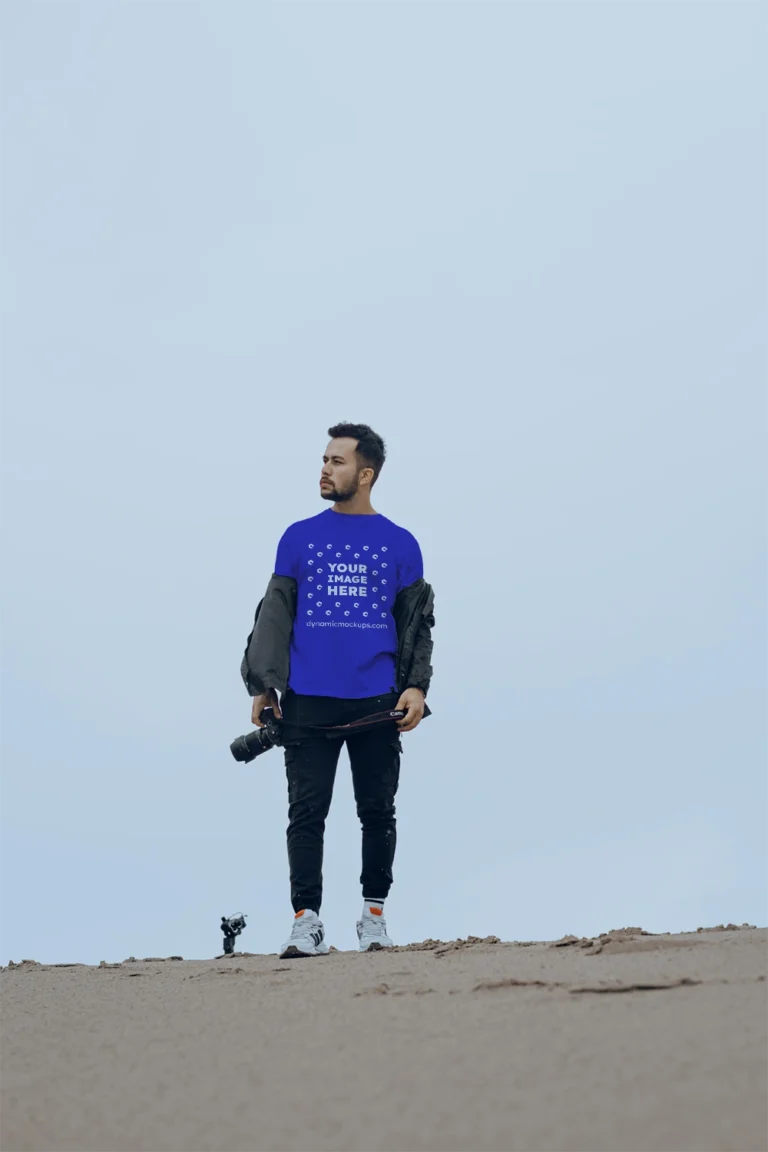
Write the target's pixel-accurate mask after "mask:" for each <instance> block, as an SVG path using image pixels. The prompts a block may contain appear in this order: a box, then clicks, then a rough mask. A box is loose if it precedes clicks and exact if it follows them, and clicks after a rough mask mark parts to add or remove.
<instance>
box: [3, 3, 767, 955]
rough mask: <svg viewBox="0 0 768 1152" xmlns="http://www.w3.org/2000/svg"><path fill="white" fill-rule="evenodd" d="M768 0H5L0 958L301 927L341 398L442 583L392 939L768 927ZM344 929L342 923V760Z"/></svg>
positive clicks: (338, 882) (182, 947)
mask: <svg viewBox="0 0 768 1152" xmlns="http://www.w3.org/2000/svg"><path fill="white" fill-rule="evenodd" d="M767 12H768V9H767V8H766V5H765V4H758V3H744V2H742V3H738V2H733V0H728V2H727V3H715V4H713V3H663V4H662V3H610V4H609V3H581V2H568V3H565V4H558V3H474V2H473V3H461V4H453V3H437V2H434V3H388V4H385V3H365V4H362V3H359V4H351V3H346V4H342V3H311V4H300V3H282V4H267V3H215V4H214V3H207V4H193V3H166V2H162V0H160V2H159V0H153V3H151V4H150V3H119V2H111V3H109V4H97V3H84V4H80V3H70V2H64V0H56V2H55V3H41V2H37V3H31V4H30V3H18V2H13V0H11V2H8V0H6V3H4V4H3V5H2V12H1V19H2V31H3V46H2V286H1V287H2V333H1V334H2V375H3V411H2V415H3V420H2V437H3V442H2V469H3V473H2V482H3V553H2V555H3V574H2V575H3V589H2V593H3V595H2V601H3V621H2V677H3V687H2V767H3V784H2V839H3V861H2V863H3V867H2V945H1V947H0V959H1V960H2V961H3V962H7V960H8V959H10V958H14V959H17V960H18V959H20V958H22V957H32V958H34V959H38V960H48V961H65V960H80V961H88V962H98V961H99V960H100V959H110V960H115V959H122V958H124V957H125V956H128V955H130V954H133V955H136V956H144V955H168V954H170V953H180V954H182V955H184V956H206V955H211V954H213V953H214V952H215V951H217V950H218V948H219V944H220V936H219V933H218V921H219V917H220V916H221V915H222V914H224V913H231V912H239V911H245V912H246V913H248V914H249V926H248V929H247V931H246V933H245V934H244V936H243V937H242V938H241V941H242V945H243V947H244V948H246V949H248V950H251V951H274V950H275V949H276V948H277V947H278V946H279V945H280V943H281V942H282V940H283V939H284V937H285V935H286V934H287V932H288V931H289V929H290V917H291V909H290V903H289V891H288V876H287V863H286V856H285V841H284V837H285V824H286V795H285V791H286V789H285V778H284V768H283V765H282V758H281V755H280V754H279V753H278V752H274V753H271V754H270V755H269V756H266V757H264V758H263V759H262V760H261V761H259V762H258V763H256V764H253V765H250V766H245V767H243V766H239V765H236V764H235V763H234V761H232V760H231V758H230V754H229V750H228V745H229V743H230V741H231V740H232V739H233V738H234V737H235V736H236V735H238V734H239V733H240V732H243V731H247V730H248V729H249V727H250V724H249V712H250V702H249V699H248V697H247V695H246V693H245V690H244V688H243V685H242V683H241V681H240V676H239V664H240V659H241V655H242V650H243V647H244V643H245V638H246V636H247V633H248V631H249V629H250V624H251V620H252V615H253V610H254V608H255V605H256V602H257V600H258V599H259V597H260V596H261V594H262V592H263V589H264V587H265V585H266V583H267V580H268V578H269V575H270V572H271V569H272V563H273V559H274V551H275V546H276V543H277V540H278V538H279V536H280V534H281V532H282V531H283V529H284V528H285V527H286V525H287V524H288V523H290V522H291V521H293V520H297V519H300V518H303V517H305V516H309V515H312V514H313V513H315V512H316V511H320V510H321V508H322V507H323V506H324V505H322V503H321V501H320V500H319V497H318V494H317V489H316V481H317V477H318V471H319V466H320V457H321V455H322V452H323V449H324V448H325V444H326V429H327V428H328V426H329V425H330V424H331V423H335V422H336V421H338V420H361V421H366V422H368V423H370V424H372V425H373V426H374V427H375V428H376V429H377V430H378V431H380V432H381V434H382V435H383V436H384V437H385V439H386V441H387V443H388V446H389V459H388V462H387V464H386V466H385V469H384V471H383V473H382V476H381V479H380V481H379V483H378V485H377V487H376V489H375V496H376V500H375V501H374V503H375V506H376V507H377V509H378V510H379V511H381V512H384V513H385V514H386V515H387V516H389V517H391V518H392V519H393V520H395V521H396V522H398V523H401V524H403V525H405V526H406V527H407V528H409V529H410V530H411V531H413V532H414V533H415V534H416V536H417V537H418V538H419V540H420V542H421V545H422V549H423V553H424V559H425V568H426V575H427V578H428V579H429V580H430V581H431V582H432V583H433V584H434V586H435V590H436V616H437V627H436V630H435V659H434V665H435V677H434V681H433V687H432V692H431V694H430V704H431V706H432V708H433V709H434V717H433V718H431V719H430V720H428V721H427V722H425V723H424V724H423V725H422V726H421V728H420V729H419V730H418V731H417V732H414V733H412V734H410V735H409V736H407V737H405V741H406V751H405V754H404V758H403V773H402V785H401V790H400V796H399V804H398V812H399V831H400V845H399V852H398V859H397V861H396V884H395V887H394V889H393V892H392V897H391V900H390V901H389V905H388V914H389V923H390V928H391V930H392V934H393V935H394V936H395V938H396V939H397V940H399V941H401V942H406V941H410V940H414V939H423V938H424V937H428V936H433V937H435V936H436V937H442V938H452V937H456V936H459V935H461V936H463V935H466V934H468V933H474V934H479V935H485V934H488V933H495V934H497V935H499V936H501V937H502V938H505V939H532V938H551V937H557V936H560V935H562V934H563V933H566V932H574V933H577V934H591V933H594V932H597V931H599V930H602V929H607V928H611V927H617V926H621V925H626V924H640V925H643V926H644V927H646V928H648V929H651V930H657V931H661V930H667V929H670V930H680V929H690V928H696V927H697V926H699V925H702V924H712V923H717V922H720V921H727V920H735V921H737V922H741V921H745V920H749V921H751V922H760V923H763V924H764V923H765V922H766V918H767V917H766V862H767V861H766V800H767V796H766V771H765V769H766V711H765V694H766V687H767V684H766V584H765V582H766V574H767V565H766V473H765V431H766V427H765V419H766V389H765V385H766V367H767V359H768V358H767V355H766V324H765V315H766V305H767V304H768V290H767V276H766V254H767V252H768V244H767V241H768V234H767V225H766V212H765V204H766V196H767V194H768V180H767V178H766V176H767V165H766V141H767V134H766V127H767V125H766V107H767V106H768V105H767V103H766V69H765V43H766V32H767V31H768V27H767V25H768V19H767ZM326 843H327V850H326V902H325V905H324V909H323V914H324V919H325V922H326V926H327V929H328V937H329V940H330V942H331V943H334V944H336V945H337V946H338V947H351V946H352V945H353V942H354V941H355V932H354V925H355V919H356V917H357V915H358V912H359V907H360V895H359V887H358V876H359V871H360V863H359V853H360V847H359V830H358V826H357V821H356V818H355V813H354V807H353V802H352V793H351V785H350V781H349V769H348V763H347V760H346V754H344V756H343V757H342V763H341V765H340V773H339V778H338V786H337V792H336V797H335V802H334V807H333V809H332V813H331V817H330V821H329V826H328V834H327V841H326Z"/></svg>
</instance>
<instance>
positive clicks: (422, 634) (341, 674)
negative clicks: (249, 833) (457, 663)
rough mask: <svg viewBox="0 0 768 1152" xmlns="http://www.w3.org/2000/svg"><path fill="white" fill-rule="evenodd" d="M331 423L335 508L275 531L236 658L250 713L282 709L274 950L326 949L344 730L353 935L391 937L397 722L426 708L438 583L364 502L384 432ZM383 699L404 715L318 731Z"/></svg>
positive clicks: (404, 537)
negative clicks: (354, 861) (287, 883)
mask: <svg viewBox="0 0 768 1152" xmlns="http://www.w3.org/2000/svg"><path fill="white" fill-rule="evenodd" d="M328 435H329V436H330V437H331V440H330V443H329V444H328V447H327V448H326V451H325V455H324V456H323V467H322V470H321V475H320V496H321V498H322V499H323V500H327V501H328V502H329V503H331V504H332V507H329V508H326V509H325V510H324V511H323V512H321V513H319V514H318V515H316V516H311V517H309V519H307V520H299V521H297V522H296V523H295V524H292V525H291V526H290V527H289V528H288V529H287V530H286V531H285V532H284V534H283V536H282V538H281V540H280V543H279V545H278V548H277V559H276V562H275V570H274V574H273V576H272V579H271V580H270V582H269V585H268V587H267V591H266V594H265V596H264V599H263V600H262V601H261V603H260V604H259V607H258V608H257V610H256V619H255V622H254V627H253V631H252V632H251V635H250V636H249V637H248V643H247V647H246V651H245V657H244V659H243V663H242V668H241V672H242V676H243V680H244V681H245V685H246V687H247V689H248V692H249V694H250V695H251V696H252V697H253V708H252V712H251V719H252V721H253V723H254V724H256V725H258V726H262V723H263V722H262V719H261V714H262V711H263V710H264V709H265V708H272V709H273V710H274V715H275V716H276V717H278V718H281V719H282V721H283V737H284V748H285V766H286V774H287V777H288V799H289V822H288V833H287V838H288V861H289V866H290V876H291V902H292V904H293V910H294V921H293V927H292V931H291V935H290V938H289V939H288V941H287V943H286V944H285V946H284V948H283V950H282V953H281V957H282V958H287V957H293V956H319V955H323V954H324V953H326V952H328V945H327V944H326V942H325V929H324V928H323V924H322V921H321V920H320V906H321V903H322V864H323V835H324V832H325V820H326V817H327V815H328V810H329V808H330V804H331V797H332V795H333V784H334V779H335V775H336V766H337V764H338V760H339V754H340V752H341V747H342V744H343V743H344V742H346V745H347V749H348V752H349V759H350V764H351V767H352V780H353V784H354V791H355V801H356V804H357V813H358V816H359V818H360V823H361V825H362V834H363V868H362V874H361V877H360V882H361V884H362V888H363V912H362V916H361V918H360V920H359V921H358V923H357V935H358V940H359V947H360V951H361V952H368V951H373V950H378V949H380V948H389V947H391V946H392V941H391V940H390V938H389V936H388V935H387V926H386V921H385V918H384V901H385V899H386V897H387V895H388V893H389V889H390V886H391V884H392V862H393V860H394V855H395V843H396V828H395V793H396V792H397V786H398V779H399V774H400V753H401V752H402V744H401V741H400V732H411V731H413V729H414V728H415V727H416V726H417V724H419V722H420V721H421V719H422V717H423V716H425V715H427V716H428V715H429V709H428V708H427V707H426V702H425V701H426V695H427V691H428V689H429V682H430V679H431V676H432V667H431V664H430V660H431V656H432V636H431V629H432V627H433V626H434V623H435V621H434V616H433V613H432V610H433V604H434V596H433V592H432V589H431V587H430V585H429V584H427V583H426V582H425V580H424V574H423V565H422V557H421V550H420V548H419V545H418V543H417V542H416V540H415V538H414V537H413V536H412V535H411V533H410V532H407V531H406V530H405V529H404V528H400V527H399V526H398V525H396V524H394V523H393V522H392V521H391V520H388V519H387V517H386V516H382V515H381V514H380V513H378V512H376V511H375V509H374V508H373V507H372V506H371V489H372V488H373V485H374V484H375V483H376V480H377V479H378V476H379V473H380V472H381V469H382V466H383V464H384V459H385V455H386V449H385V445H384V441H383V440H382V439H381V437H380V436H378V435H377V434H376V433H375V432H373V431H372V430H371V429H370V428H369V427H368V425H367V424H337V425H335V426H334V427H333V428H329V429H328ZM278 693H280V694H281V698H280V699H279V700H278ZM392 710H403V711H404V712H405V716H403V717H402V719H401V720H400V721H398V722H396V721H395V720H391V719H387V720H386V721H385V722H383V723H382V722H375V723H369V724H368V726H365V724H364V725H363V726H362V727H361V729H360V730H359V731H356V732H354V734H351V733H348V734H346V735H338V736H337V735H335V734H330V735H329V734H328V733H326V732H324V731H321V730H320V729H325V728H330V727H332V726H336V725H342V724H348V723H352V722H354V721H360V720H363V719H364V718H367V717H371V716H374V715H375V714H377V713H382V712H389V711H392Z"/></svg>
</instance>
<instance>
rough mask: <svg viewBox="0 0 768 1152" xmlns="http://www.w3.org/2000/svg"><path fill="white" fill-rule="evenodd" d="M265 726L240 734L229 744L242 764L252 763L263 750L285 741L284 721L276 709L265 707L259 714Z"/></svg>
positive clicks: (231, 750) (236, 758) (267, 750)
mask: <svg viewBox="0 0 768 1152" xmlns="http://www.w3.org/2000/svg"><path fill="white" fill-rule="evenodd" d="M259 719H260V720H261V722H262V724H263V725H264V727H263V728H254V730H253V732H248V733H246V735H245V736H238V738H237V740H233V741H232V743H231V744H230V746H229V750H230V752H231V753H232V755H233V756H234V758H235V760H238V761H239V762H240V763H241V764H250V762H251V760H255V759H256V757H257V756H261V754H262V753H263V752H269V750H270V748H274V747H275V746H276V745H278V746H279V745H281V744H282V743H283V722H282V720H278V718H277V717H276V716H275V713H274V709H272V708H265V709H264V710H263V712H262V713H261V715H260V716H259Z"/></svg>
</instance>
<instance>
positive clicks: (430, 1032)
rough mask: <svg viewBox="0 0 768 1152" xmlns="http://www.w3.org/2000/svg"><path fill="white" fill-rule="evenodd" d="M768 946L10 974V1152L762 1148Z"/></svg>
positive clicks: (612, 942) (719, 941)
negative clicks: (767, 959)
mask: <svg viewBox="0 0 768 1152" xmlns="http://www.w3.org/2000/svg"><path fill="white" fill-rule="evenodd" d="M766 943H767V933H766V931H765V930H763V929H758V930H752V929H749V928H742V929H739V930H724V931H717V930H707V931H700V932H698V933H693V934H690V935H677V936H650V935H645V934H642V933H641V932H640V930H639V929H631V930H625V931H619V932H614V933H612V934H610V935H605V936H604V937H602V938H598V939H596V940H594V941H592V942H587V941H578V940H575V939H574V938H570V940H566V941H561V942H558V943H554V944H553V943H535V944H520V943H517V944H514V943H512V944H502V943H496V942H494V940H493V938H490V939H488V940H485V941H477V940H473V939H472V938H470V939H469V940H468V941H457V942H454V943H452V944H442V945H440V944H436V943H435V942H428V943H426V944H425V945H415V946H411V947H409V948H405V949H398V950H396V951H394V952H392V953H377V954H372V955H359V954H357V953H342V952H338V953H332V954H331V955H330V956H327V957H321V958H316V959H311V960H299V961H291V962H288V961H280V960H279V959H278V957H277V956H276V955H272V956H256V955H248V954H235V955H234V956H232V957H227V958H219V959H215V960H192V961H190V960H187V961H183V960H170V959H168V960H147V961H142V960H138V961H134V960H130V961H126V962H123V963H121V964H119V965H116V966H109V965H106V966H101V967H98V968H92V967H85V966H70V967H66V966H52V965H37V964H35V963H25V964H21V965H19V966H14V967H9V968H7V969H4V970H3V972H2V979H1V984H2V1004H3V1012H2V1068H1V1072H2V1078H1V1081H0V1087H1V1089H2V1129H1V1130H0V1131H1V1146H2V1149H3V1150H4V1152H32V1150H40V1152H43V1150H45V1152H58V1150H65V1149H66V1150H70V1149H71V1150H73V1152H74V1150H77V1152H91V1150H97V1149H98V1150H99V1152H122V1150H126V1152H139V1150H141V1152H171V1150H174V1152H175V1150H179V1152H181V1150H184V1152H240V1150H242V1152H262V1150H263V1152H282V1150H297V1152H305V1150H306V1152H310V1150H318V1152H322V1150H326V1149H328V1150H330V1149H334V1150H338V1152H353V1150H355V1152H452V1150H458V1149H460V1150H468V1152H469V1150H472V1152H483V1150H486V1149H487V1150H492V1149H493V1150H503V1152H514V1150H518V1149H519V1150H521V1152H540V1150H545V1149H547V1150H549V1149H551V1150H557V1152H579V1150H584V1152H602V1150H605V1152H609V1150H610V1152H687V1150H695V1152H715V1150H717V1152H719V1150H728V1152H762V1150H764V1149H766V1147H768V1121H767V1119H766V1073H767V1068H766V1063H767V1062H766V1052H767V1050H768V1035H767V1026H766V1019H767V1013H766V1008H767V1007H768V996H767V984H766V956H767V950H766Z"/></svg>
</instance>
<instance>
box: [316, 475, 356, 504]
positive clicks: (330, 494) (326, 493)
mask: <svg viewBox="0 0 768 1152" xmlns="http://www.w3.org/2000/svg"><path fill="white" fill-rule="evenodd" d="M359 487H360V485H359V483H358V480H357V477H355V479H354V480H352V481H351V482H350V484H349V486H348V487H347V488H336V487H331V488H321V489H320V496H321V498H322V499H323V500H333V502H334V504H344V503H345V502H346V501H347V500H351V499H352V498H353V496H356V495H357V490H358V488H359Z"/></svg>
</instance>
